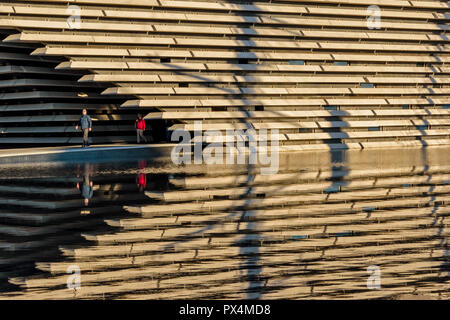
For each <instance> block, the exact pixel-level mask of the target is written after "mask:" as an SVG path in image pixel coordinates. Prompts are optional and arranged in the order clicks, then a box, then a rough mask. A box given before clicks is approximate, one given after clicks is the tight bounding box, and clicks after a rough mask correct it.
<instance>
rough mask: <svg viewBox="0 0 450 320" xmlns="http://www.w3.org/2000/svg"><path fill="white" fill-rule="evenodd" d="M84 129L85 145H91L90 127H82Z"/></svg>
mask: <svg viewBox="0 0 450 320" xmlns="http://www.w3.org/2000/svg"><path fill="white" fill-rule="evenodd" d="M82 131H83V147H84V146H88V145H89V129H82Z"/></svg>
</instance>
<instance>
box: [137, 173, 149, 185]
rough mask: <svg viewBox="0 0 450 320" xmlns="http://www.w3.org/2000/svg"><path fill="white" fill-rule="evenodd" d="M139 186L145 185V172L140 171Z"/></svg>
mask: <svg viewBox="0 0 450 320" xmlns="http://www.w3.org/2000/svg"><path fill="white" fill-rule="evenodd" d="M138 185H139V187H145V186H146V185H147V175H146V174H145V173H140V174H139V176H138Z"/></svg>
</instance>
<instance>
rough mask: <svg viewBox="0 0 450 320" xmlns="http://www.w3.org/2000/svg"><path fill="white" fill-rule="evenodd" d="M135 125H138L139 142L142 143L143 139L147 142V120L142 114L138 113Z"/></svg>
mask: <svg viewBox="0 0 450 320" xmlns="http://www.w3.org/2000/svg"><path fill="white" fill-rule="evenodd" d="M135 127H136V136H137V143H141V139H142V140H144V141H145V143H147V138H146V137H145V136H144V131H145V120H144V119H143V118H142V115H141V114H138V118H137V119H136V123H135Z"/></svg>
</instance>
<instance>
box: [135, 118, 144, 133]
mask: <svg viewBox="0 0 450 320" xmlns="http://www.w3.org/2000/svg"><path fill="white" fill-rule="evenodd" d="M136 129H138V130H145V120H144V119H137V120H136Z"/></svg>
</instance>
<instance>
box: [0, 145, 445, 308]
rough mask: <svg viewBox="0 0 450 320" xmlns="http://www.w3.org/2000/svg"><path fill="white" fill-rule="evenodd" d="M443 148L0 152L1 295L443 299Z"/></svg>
mask: <svg viewBox="0 0 450 320" xmlns="http://www.w3.org/2000/svg"><path fill="white" fill-rule="evenodd" d="M449 154H450V149H449V148H429V149H427V150H426V151H425V150H420V149H403V150H380V151H362V152H350V151H343V152H337V153H326V152H321V153H303V154H301V153H298V154H289V155H283V156H282V157H281V159H280V170H279V172H278V173H277V174H274V175H261V171H260V170H259V168H255V167H252V166H245V165H242V166H218V165H217V166H203V165H192V166H175V165H173V164H172V163H170V162H165V161H152V160H151V159H136V161H132V162H125V163H122V162H111V163H102V162H97V163H41V164H32V165H20V166H18V165H8V166H2V167H1V168H0V298H3V299H6V298H7V299H20V298H25V299H73V298H75V299H206V298H213V299H216V298H229V299H235V298H236V299H243V298H248V299H280V298H281V299H328V298H339V299H350V298H352V299H353V298H359V299H366V298H391V299H401V298H411V297H421V298H432V299H448V298H449V288H450V286H449V284H450V272H449V271H450V268H449V243H448V239H449V230H448V215H449V213H450V206H448V203H449V202H450V159H449ZM77 273H79V277H74V275H75V276H77ZM78 280H79V282H77V281H78ZM68 283H69V288H68Z"/></svg>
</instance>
